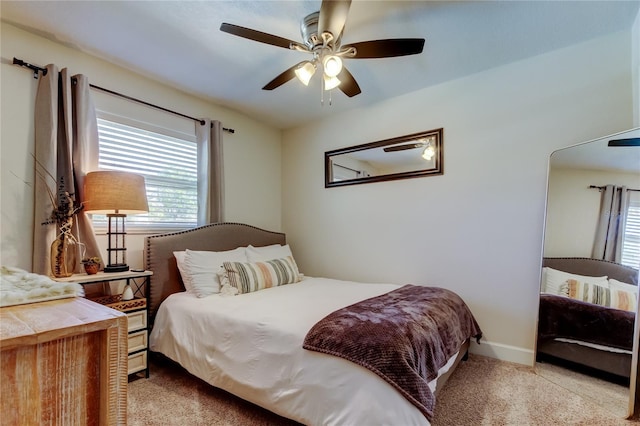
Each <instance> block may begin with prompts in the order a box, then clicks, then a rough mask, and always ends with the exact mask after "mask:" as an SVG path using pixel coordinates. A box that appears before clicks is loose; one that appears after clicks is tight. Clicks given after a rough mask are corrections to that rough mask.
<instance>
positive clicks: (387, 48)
mask: <svg viewBox="0 0 640 426" xmlns="http://www.w3.org/2000/svg"><path fill="white" fill-rule="evenodd" d="M350 6H351V0H323V1H322V5H321V6H320V11H319V12H314V13H311V14H309V15H307V16H306V17H305V18H304V19H303V20H302V23H301V25H300V32H301V33H302V39H303V41H304V43H298V42H296V41H293V40H289V39H286V38H283V37H279V36H275V35H272V34H267V33H263V32H261V31H257V30H252V29H250V28H245V27H240V26H238V25H233V24H228V23H223V24H222V25H220V30H221V31H224V32H226V33H229V34H233V35H236V36H238V37H244V38H248V39H250V40H254V41H258V42H260V43H265V44H270V45H272V46H277V47H282V48H285V49H293V50H297V51H299V52H304V53H309V54H311V55H312V56H313V57H312V59H311V60H305V61H302V62H299V63H297V64H296V65H294V66H292V67H291V68H289V69H287V70H286V71H284V72H283V73H281V74H280V75H278V76H277V77H276V78H274V79H273V80H271V81H270V82H269V83H267V84H266V85H265V86H264V87H263V88H262V90H273V89H275V88H277V87H280V86H281V85H283V84H284V83H286V82H288V81H289V80H291V79H293V78H294V77H298V79H299V80H300V81H301V82H302V83H303V84H305V85H308V84H309V81H310V80H311V77H312V76H313V74H314V73H315V71H316V69H317V68H318V67H321V68H322V70H323V72H322V85H323V88H324V89H325V90H330V89H333V88H336V87H337V88H338V89H340V90H341V91H342V92H343V93H344V94H345V95H347V96H348V97H353V96H356V95H358V94H359V93H361V90H360V86H359V85H358V83H357V82H356V80H355V78H354V77H353V75H351V73H350V72H349V71H348V70H347V69H346V68H345V67H344V66H342V58H350V59H372V58H390V57H395V56H407V55H416V54H419V53H422V49H423V48H424V41H425V40H424V39H423V38H398V39H384V40H370V41H362V42H359V43H351V44H347V45H342V44H341V39H342V33H343V30H344V25H345V22H346V20H347V15H348V13H349V7H350Z"/></svg>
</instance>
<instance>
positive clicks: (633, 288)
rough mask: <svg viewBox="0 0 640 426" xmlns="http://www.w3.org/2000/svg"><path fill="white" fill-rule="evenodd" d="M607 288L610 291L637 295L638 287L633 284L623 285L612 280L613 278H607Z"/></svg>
mask: <svg viewBox="0 0 640 426" xmlns="http://www.w3.org/2000/svg"><path fill="white" fill-rule="evenodd" d="M609 288H610V289H611V290H622V291H626V292H629V293H635V294H636V296H637V295H638V286H637V285H633V284H627V283H623V282H622V281H618V280H614V279H613V278H609Z"/></svg>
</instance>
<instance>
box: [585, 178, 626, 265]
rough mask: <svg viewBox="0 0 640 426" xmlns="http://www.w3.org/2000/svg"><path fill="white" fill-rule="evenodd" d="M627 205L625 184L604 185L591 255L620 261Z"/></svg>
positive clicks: (596, 257) (595, 257)
mask: <svg viewBox="0 0 640 426" xmlns="http://www.w3.org/2000/svg"><path fill="white" fill-rule="evenodd" d="M628 206H629V191H628V190H627V188H626V187H625V186H621V187H617V186H614V185H606V186H605V187H604V189H603V190H602V195H601V201H600V216H599V218H598V225H597V227H596V237H595V241H594V244H593V252H592V254H591V257H593V258H594V259H604V260H610V261H613V262H618V263H620V260H621V259H622V241H623V238H624V229H625V225H626V221H627V209H628Z"/></svg>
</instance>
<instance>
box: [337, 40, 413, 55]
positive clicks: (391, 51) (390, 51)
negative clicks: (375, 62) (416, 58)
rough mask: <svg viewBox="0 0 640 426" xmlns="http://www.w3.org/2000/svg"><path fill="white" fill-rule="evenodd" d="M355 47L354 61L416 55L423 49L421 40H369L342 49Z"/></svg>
mask: <svg viewBox="0 0 640 426" xmlns="http://www.w3.org/2000/svg"><path fill="white" fill-rule="evenodd" d="M349 47H355V49H356V55H355V56H354V58H355V59H373V58H392V57H394V56H407V55H417V54H418V53H422V49H423V48H424V39H423V38H393V39H386V40H370V41H362V42H360V43H353V44H349V45H346V46H342V49H348V48H349Z"/></svg>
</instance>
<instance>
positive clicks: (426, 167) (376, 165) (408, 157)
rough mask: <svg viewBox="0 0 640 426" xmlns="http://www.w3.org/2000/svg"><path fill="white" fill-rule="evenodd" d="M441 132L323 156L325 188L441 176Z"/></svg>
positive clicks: (377, 143)
mask: <svg viewBox="0 0 640 426" xmlns="http://www.w3.org/2000/svg"><path fill="white" fill-rule="evenodd" d="M442 157H443V155H442V129H436V130H429V131H427V132H421V133H414V134H411V135H406V136H401V137H397V138H393V139H385V140H382V141H377V142H370V143H366V144H362V145H355V146H350V147H347V148H341V149H336V150H333V151H327V152H325V154H324V168H325V187H326V188H330V187H334V186H344V185H355V184H360V183H370V182H381V181H387V180H394V179H406V178H413V177H420V176H429V175H439V174H442Z"/></svg>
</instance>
